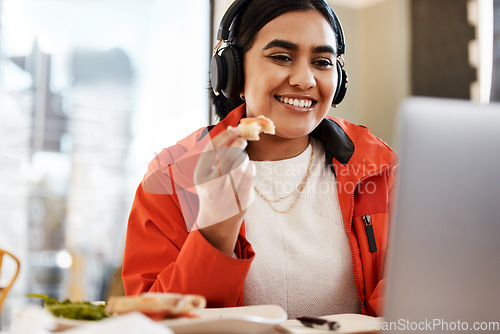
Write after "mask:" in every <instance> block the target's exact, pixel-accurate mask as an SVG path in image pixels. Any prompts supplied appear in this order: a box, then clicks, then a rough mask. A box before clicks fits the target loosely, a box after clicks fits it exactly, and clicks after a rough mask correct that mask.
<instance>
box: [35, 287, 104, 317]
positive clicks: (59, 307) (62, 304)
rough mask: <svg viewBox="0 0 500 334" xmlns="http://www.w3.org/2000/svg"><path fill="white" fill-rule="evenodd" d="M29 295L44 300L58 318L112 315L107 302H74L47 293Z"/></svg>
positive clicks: (46, 306) (45, 305) (45, 304)
mask: <svg viewBox="0 0 500 334" xmlns="http://www.w3.org/2000/svg"><path fill="white" fill-rule="evenodd" d="M26 296H27V297H34V298H41V299H43V300H44V308H46V309H47V310H48V311H50V313H52V314H53V315H54V316H55V317H58V318H66V319H74V320H101V319H104V318H108V317H109V316H110V315H109V314H108V313H107V312H106V311H105V307H106V305H105V304H93V303H91V302H87V301H83V302H72V301H70V300H69V299H65V300H63V301H59V300H57V299H54V298H50V297H49V296H47V295H41V294H32V293H29V294H27V295H26Z"/></svg>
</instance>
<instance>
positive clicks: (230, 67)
mask: <svg viewBox="0 0 500 334" xmlns="http://www.w3.org/2000/svg"><path fill="white" fill-rule="evenodd" d="M221 57H222V58H224V63H225V65H226V69H227V77H226V78H227V81H226V82H225V87H224V88H222V94H224V96H225V97H227V98H228V99H229V98H234V97H237V96H238V94H239V93H241V90H242V89H243V62H242V61H241V55H240V53H239V51H238V50H237V49H236V48H235V47H234V46H228V47H226V48H225V49H224V51H223V52H222V54H221Z"/></svg>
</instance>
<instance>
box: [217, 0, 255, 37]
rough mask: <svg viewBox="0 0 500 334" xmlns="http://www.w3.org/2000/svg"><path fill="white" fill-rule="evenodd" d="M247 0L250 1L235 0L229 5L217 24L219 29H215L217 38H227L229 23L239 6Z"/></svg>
mask: <svg viewBox="0 0 500 334" xmlns="http://www.w3.org/2000/svg"><path fill="white" fill-rule="evenodd" d="M247 2H250V0H236V1H234V2H233V3H232V4H231V6H229V8H228V9H227V11H226V13H225V14H224V16H223V17H222V20H221V21H220V24H219V30H218V31H217V39H218V40H222V41H227V40H228V39H229V28H230V27H231V23H233V20H234V18H235V17H236V15H237V14H238V13H239V12H240V8H241V7H243V5H245V4H246V3H247Z"/></svg>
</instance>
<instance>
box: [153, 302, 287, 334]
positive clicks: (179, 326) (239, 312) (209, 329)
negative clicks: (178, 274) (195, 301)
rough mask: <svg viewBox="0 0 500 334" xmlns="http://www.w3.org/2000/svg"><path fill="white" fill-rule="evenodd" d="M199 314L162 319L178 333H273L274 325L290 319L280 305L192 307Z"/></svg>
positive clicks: (163, 322) (162, 322)
mask: <svg viewBox="0 0 500 334" xmlns="http://www.w3.org/2000/svg"><path fill="white" fill-rule="evenodd" d="M191 313H193V314H196V315H197V316H198V318H180V319H172V320H163V321H160V323H161V324H164V325H165V326H168V327H169V328H171V329H172V330H173V331H174V332H175V333H176V334H177V333H207V334H212V333H217V334H223V333H231V334H239V333H248V334H251V333H272V332H273V328H274V327H275V326H277V325H279V324H281V323H282V322H283V321H285V320H286V319H287V314H286V312H285V311H284V310H283V309H282V308H281V307H280V306H277V305H254V306H240V307H227V308H206V309H199V310H195V311H191Z"/></svg>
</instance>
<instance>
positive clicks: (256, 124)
mask: <svg viewBox="0 0 500 334" xmlns="http://www.w3.org/2000/svg"><path fill="white" fill-rule="evenodd" d="M237 129H238V130H239V132H240V136H241V137H243V138H245V139H246V140H254V141H255V140H259V139H260V137H259V134H260V133H261V132H264V133H268V134H271V135H274V133H275V129H274V123H273V121H271V120H270V119H269V118H267V117H266V116H262V115H260V116H258V117H248V118H242V119H241V121H240V124H238V126H237Z"/></svg>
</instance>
